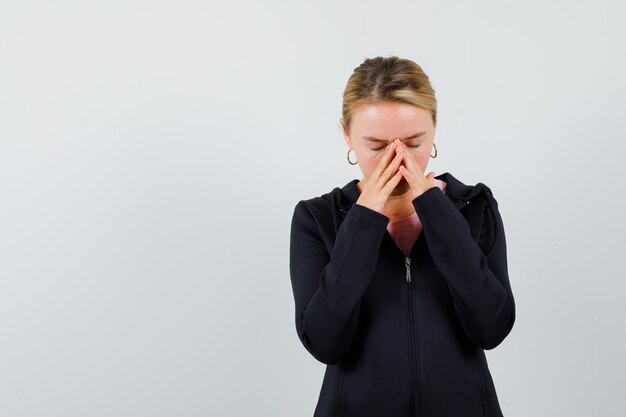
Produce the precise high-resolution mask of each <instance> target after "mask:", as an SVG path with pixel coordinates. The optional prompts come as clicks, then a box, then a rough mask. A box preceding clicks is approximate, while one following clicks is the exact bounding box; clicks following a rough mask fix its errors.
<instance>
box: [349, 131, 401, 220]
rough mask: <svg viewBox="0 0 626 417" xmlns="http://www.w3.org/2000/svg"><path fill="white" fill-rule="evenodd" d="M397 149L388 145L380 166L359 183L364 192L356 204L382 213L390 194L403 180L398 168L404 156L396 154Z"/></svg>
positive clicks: (393, 145) (379, 163)
mask: <svg viewBox="0 0 626 417" xmlns="http://www.w3.org/2000/svg"><path fill="white" fill-rule="evenodd" d="M395 148H396V145H395V144H394V143H393V142H392V143H390V144H389V145H387V149H385V153H384V154H383V156H382V158H381V159H380V161H379V162H378V165H376V168H375V169H374V172H372V175H370V177H369V178H367V179H365V180H363V181H360V182H359V185H360V186H361V187H362V191H361V195H360V196H359V198H358V199H357V201H356V204H359V205H361V206H365V207H367V208H369V209H371V210H374V211H377V212H379V213H381V211H382V209H383V207H384V206H385V203H386V202H387V198H388V197H389V194H391V192H392V191H393V189H394V188H396V185H398V182H400V179H401V178H402V174H401V172H400V171H398V167H399V166H400V161H401V160H402V158H403V155H402V154H398V153H396V152H394V149H395ZM381 214H382V213H381Z"/></svg>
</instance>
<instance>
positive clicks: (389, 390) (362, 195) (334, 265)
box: [289, 57, 515, 417]
mask: <svg viewBox="0 0 626 417" xmlns="http://www.w3.org/2000/svg"><path fill="white" fill-rule="evenodd" d="M343 99H344V101H343V117H342V119H341V125H342V127H343V132H344V137H345V140H346V143H347V144H348V146H349V148H350V149H349V151H348V162H349V163H351V164H352V165H355V164H358V165H359V168H360V169H361V171H362V173H363V178H362V179H361V180H357V179H354V180H352V181H350V182H348V183H347V184H346V185H344V186H343V187H341V188H339V187H336V188H334V189H333V190H332V191H330V192H328V193H326V194H324V195H321V196H318V197H314V198H311V199H308V200H301V201H299V202H298V203H297V205H296V206H295V210H294V213H293V218H292V223H291V242H290V260H289V268H290V274H291V284H292V288H293V295H294V299H295V324H296V329H297V333H298V337H299V338H300V340H301V342H302V344H303V345H304V347H305V348H306V349H307V350H308V351H309V352H310V353H311V355H312V356H313V357H314V358H316V359H317V360H319V361H321V362H323V363H325V364H326V365H327V366H326V373H325V375H324V380H323V382H322V387H321V391H320V395H319V399H318V403H317V406H316V409H315V413H314V416H315V417H370V416H371V417H405V416H406V417H408V416H411V417H413V416H422V417H499V416H502V411H501V408H500V405H499V402H498V398H497V395H496V390H495V387H494V383H493V380H492V378H491V374H490V371H489V367H488V365H487V360H486V357H485V353H484V350H485V349H487V350H488V349H493V348H495V347H496V346H498V345H499V344H500V343H501V342H502V341H503V340H504V338H505V337H506V336H507V335H508V334H509V333H510V331H511V329H512V327H513V323H514V322H515V302H514V299H513V293H512V291H511V286H510V283H509V277H508V270H507V258H506V242H505V234H504V226H503V223H502V218H501V216H500V213H499V211H498V204H497V202H496V200H495V199H494V197H493V195H492V192H491V190H490V189H489V187H487V186H486V185H485V184H483V183H478V184H476V185H465V184H463V183H462V182H461V181H459V180H458V179H456V178H455V177H454V176H452V174H450V173H448V172H446V173H444V174H441V175H437V176H435V174H434V173H433V172H432V171H431V172H429V173H428V174H427V175H424V172H425V170H426V166H427V164H428V161H429V158H435V157H436V156H437V148H436V146H435V144H434V137H435V127H436V123H437V117H436V116H437V102H436V99H435V94H434V90H433V88H432V86H431V84H430V81H429V79H428V77H427V75H426V74H425V73H424V72H423V71H422V69H421V67H420V66H419V65H417V64H416V63H414V62H413V61H410V60H407V59H400V58H398V57H388V58H382V57H377V58H373V59H366V60H365V61H364V62H363V63H362V64H361V65H360V66H359V67H357V68H356V69H355V71H354V73H353V74H352V76H351V77H350V79H349V81H348V85H347V87H346V89H345V91H344V96H343ZM352 150H354V153H355V155H356V158H357V161H356V162H352V161H351V159H350V151H352Z"/></svg>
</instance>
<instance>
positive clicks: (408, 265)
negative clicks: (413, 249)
mask: <svg viewBox="0 0 626 417" xmlns="http://www.w3.org/2000/svg"><path fill="white" fill-rule="evenodd" d="M404 266H406V282H411V258H409V257H408V256H407V257H405V258H404Z"/></svg>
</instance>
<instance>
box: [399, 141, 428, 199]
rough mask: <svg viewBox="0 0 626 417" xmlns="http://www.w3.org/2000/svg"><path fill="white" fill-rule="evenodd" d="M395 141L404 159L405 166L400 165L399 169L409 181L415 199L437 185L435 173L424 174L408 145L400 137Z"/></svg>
mask: <svg viewBox="0 0 626 417" xmlns="http://www.w3.org/2000/svg"><path fill="white" fill-rule="evenodd" d="M394 142H395V143H396V152H397V153H401V154H402V160H403V161H404V166H403V165H400V168H399V171H400V172H401V175H402V176H403V177H404V178H405V179H406V181H407V182H408V183H409V186H410V187H411V191H412V192H413V199H415V198H417V197H419V196H420V195H422V194H423V193H424V192H425V191H427V190H428V189H430V188H432V187H436V186H437V185H436V184H435V173H434V172H433V171H430V172H429V173H428V175H424V170H423V169H422V168H421V167H420V166H419V164H418V163H417V161H416V160H415V158H413V155H411V153H410V152H409V151H408V149H407V147H406V145H405V144H404V143H402V141H401V140H400V139H394Z"/></svg>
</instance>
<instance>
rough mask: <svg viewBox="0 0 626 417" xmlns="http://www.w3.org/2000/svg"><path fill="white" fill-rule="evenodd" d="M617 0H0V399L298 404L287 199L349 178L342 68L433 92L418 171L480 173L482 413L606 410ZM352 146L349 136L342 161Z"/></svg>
mask: <svg viewBox="0 0 626 417" xmlns="http://www.w3.org/2000/svg"><path fill="white" fill-rule="evenodd" d="M625 15H626V6H625V5H624V2H622V1H617V0H616V1H608V0H594V1H590V0H584V1H576V2H572V1H551V2H547V1H545V0H542V1H538V0H532V1H524V2H507V1H495V0H492V1H472V2H461V1H454V2H452V1H441V0H438V1H434V0H432V1H393V0H391V1H387V2H380V1H343V2H329V1H328V2H326V1H322V2H319V1H318V2H287V1H284V2H279V1H263V2H260V1H246V2H229V3H225V2H211V1H209V2H207V1H195V2H193V1H180V0H179V1H176V2H174V1H170V2H165V1H154V0H152V1H128V0H125V1H111V0H109V1H99V2H95V1H92V2H79V1H61V0H58V1H54V2H49V1H46V2H44V1H40V2H35V1H9V0H1V2H0V198H1V200H0V415H1V416H6V417H17V416H24V417H31V416H32V417H35V416H37V417H39V416H59V417H71V416H76V417H84V416H89V417H97V416H129V417H131V416H132V417H135V416H150V417H158V416H176V417H178V416H220V417H230V416H272V417H278V416H289V417H291V416H312V415H313V409H314V407H315V403H316V401H317V396H318V394H319V388H320V386H321V382H322V375H323V372H324V365H323V364H321V363H320V362H317V361H316V360H315V359H314V358H313V357H312V356H311V355H309V354H308V352H307V351H306V350H305V348H304V347H303V346H302V345H301V343H300V341H299V340H298V337H297V334H296V330H295V324H294V304H293V298H292V293H291V286H290V279H289V272H288V251H289V227H290V222H291V216H292V213H293V208H294V206H295V204H296V203H297V202H298V201H299V200H300V199H308V198H311V197H314V196H317V195H321V194H323V193H325V192H328V191H330V190H331V189H332V188H334V187H336V186H342V185H344V184H346V183H347V182H348V181H349V180H351V179H353V178H359V179H360V178H362V175H361V172H360V171H359V169H358V167H357V166H351V165H349V164H348V163H347V161H346V158H345V156H346V152H347V149H348V148H347V145H346V143H345V142H344V140H343V137H342V135H341V131H340V129H339V126H338V120H339V117H341V98H342V92H343V88H344V87H345V84H346V82H347V80H348V77H349V76H350V74H351V73H352V71H353V70H354V68H356V67H357V66H358V65H359V64H360V63H361V62H362V61H363V60H364V59H365V58H366V57H374V56H379V55H381V56H389V55H397V56H400V57H404V58H408V59H412V60H414V61H415V62H417V63H418V64H419V65H421V66H422V68H423V69H424V70H425V71H426V73H427V74H428V75H429V76H430V79H431V82H432V83H433V86H434V88H435V90H436V94H437V99H438V101H439V118H438V128H437V134H436V137H435V143H436V144H437V146H438V151H439V156H438V158H437V159H436V160H431V163H430V164H429V167H428V168H429V169H432V170H434V171H435V173H437V174H439V173H442V172H445V171H449V172H451V173H452V174H453V175H455V176H456V177H457V178H458V179H460V180H461V181H463V182H465V183H466V184H475V183H476V182H484V183H485V184H487V185H488V186H490V188H491V189H492V191H493V192H494V196H495V197H496V199H497V200H498V202H499V207H500V211H501V215H502V217H503V220H504V223H505V228H506V232H507V247H508V258H509V275H510V279H511V285H512V288H513V291H514V295H515V297H516V304H517V321H516V324H515V326H514V328H513V330H512V332H511V334H510V335H509V336H508V337H507V338H506V339H505V341H504V342H503V343H502V344H501V345H500V346H498V347H497V348H496V349H494V350H492V351H488V352H487V355H488V360H489V366H490V369H491V372H492V376H493V378H494V382H495V384H496V388H497V393H498V396H499V399H500V404H501V407H502V409H503V412H504V414H505V415H506V416H507V417H516V416H519V417H527V416H567V417H575V416H585V417H587V416H591V415H597V416H603V417H610V416H611V417H612V416H614V417H618V416H623V415H625V414H626V369H625V367H626V360H625V357H624V351H625V349H626V338H625V336H626V335H625V330H624V329H625V328H626V307H625V303H624V290H625V289H626V282H625V278H626V274H625V268H624V256H625V249H626V245H625V238H624V236H625V232H626V230H625V229H626V228H625V226H626V221H625V220H624V213H625V212H626V204H625V189H624V180H625V176H624V174H625V165H624V162H623V159H624V156H625V152H624V151H625V150H626V137H625V134H624V133H625V131H626V129H625V128H626V117H624V112H625V111H626V98H625V97H626V81H625V78H624V74H625V73H626V58H625V56H626V55H625V54H624V51H625V50H626V48H625V46H626V45H625V42H624V39H626V29H625V26H624V24H623V23H624V16H625ZM353 157H354V156H353Z"/></svg>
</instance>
